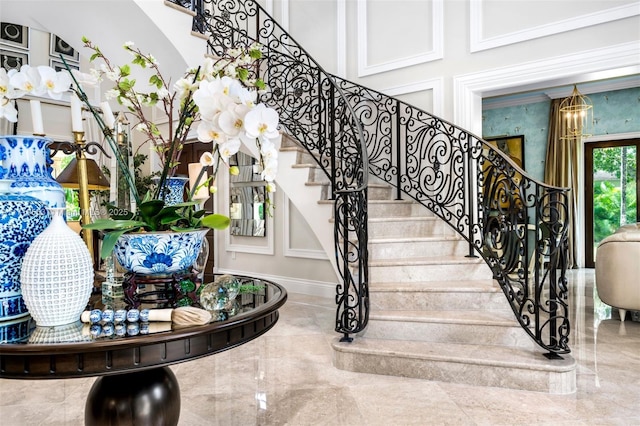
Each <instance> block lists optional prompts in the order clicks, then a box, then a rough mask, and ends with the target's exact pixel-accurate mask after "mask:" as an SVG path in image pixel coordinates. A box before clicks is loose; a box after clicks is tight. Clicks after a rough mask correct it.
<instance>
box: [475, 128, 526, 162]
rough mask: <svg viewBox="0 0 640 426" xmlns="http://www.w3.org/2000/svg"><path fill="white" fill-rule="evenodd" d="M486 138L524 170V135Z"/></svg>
mask: <svg viewBox="0 0 640 426" xmlns="http://www.w3.org/2000/svg"><path fill="white" fill-rule="evenodd" d="M484 139H485V140H486V141H487V142H488V143H490V144H491V145H493V146H495V147H497V148H498V149H499V150H500V151H502V152H504V153H505V154H507V155H508V156H509V158H511V159H512V160H513V161H514V162H515V163H516V164H517V165H518V166H519V167H520V168H521V169H522V170H524V135H517V136H493V137H486V138H484Z"/></svg>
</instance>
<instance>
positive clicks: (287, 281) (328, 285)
mask: <svg viewBox="0 0 640 426" xmlns="http://www.w3.org/2000/svg"><path fill="white" fill-rule="evenodd" d="M216 273H217V274H231V275H250V276H251V277H254V278H261V279H264V280H269V281H273V282H275V283H277V284H280V285H281V286H283V287H284V288H285V289H286V290H287V292H289V293H298V294H306V295H309V296H319V297H326V298H329V299H334V298H335V297H336V285H337V283H332V282H326V281H314V280H307V279H302V278H291V277H283V276H280V275H269V274H260V273H254V272H247V271H240V270H235V269H223V268H221V269H218V270H216Z"/></svg>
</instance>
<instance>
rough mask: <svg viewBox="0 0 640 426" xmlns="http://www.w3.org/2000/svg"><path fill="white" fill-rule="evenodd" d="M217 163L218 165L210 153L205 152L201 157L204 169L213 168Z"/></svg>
mask: <svg viewBox="0 0 640 426" xmlns="http://www.w3.org/2000/svg"><path fill="white" fill-rule="evenodd" d="M215 163H216V161H215V158H214V156H213V154H212V153H210V152H204V153H203V154H202V155H201V156H200V165H201V166H202V167H211V166H213V165H215Z"/></svg>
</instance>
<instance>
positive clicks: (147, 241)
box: [114, 228, 209, 275]
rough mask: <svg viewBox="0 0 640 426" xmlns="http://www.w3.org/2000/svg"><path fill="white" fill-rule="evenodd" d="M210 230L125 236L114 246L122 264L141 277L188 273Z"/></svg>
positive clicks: (127, 269)
mask: <svg viewBox="0 0 640 426" xmlns="http://www.w3.org/2000/svg"><path fill="white" fill-rule="evenodd" d="M207 232H209V229H208V228H207V229H201V230H197V231H187V232H170V231H164V232H145V233H131V234H124V235H121V236H120V238H118V241H117V242H116V245H115V247H114V252H115V254H116V258H117V259H118V262H120V265H122V267H123V268H124V269H125V270H126V271H128V272H134V273H137V274H141V275H171V274H175V273H177V272H186V271H188V270H189V268H191V266H192V265H193V263H194V262H195V261H196V259H197V257H198V254H199V253H200V248H201V247H202V240H203V239H204V236H205V235H206V234H207Z"/></svg>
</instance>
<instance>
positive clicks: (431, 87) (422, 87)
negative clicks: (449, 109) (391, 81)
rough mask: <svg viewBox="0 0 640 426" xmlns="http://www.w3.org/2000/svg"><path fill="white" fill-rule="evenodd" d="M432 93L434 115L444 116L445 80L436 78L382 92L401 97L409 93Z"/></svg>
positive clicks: (432, 111) (432, 112)
mask: <svg viewBox="0 0 640 426" xmlns="http://www.w3.org/2000/svg"><path fill="white" fill-rule="evenodd" d="M423 91H431V94H432V95H431V96H432V106H431V109H432V110H431V111H429V112H430V113H431V114H433V115H437V116H442V114H443V112H444V79H443V78H434V79H431V80H423V81H417V82H415V83H409V84H403V85H401V86H394V87H388V88H386V89H383V90H382V92H383V93H385V94H387V95H389V96H400V95H406V94H408V93H417V92H423Z"/></svg>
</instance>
